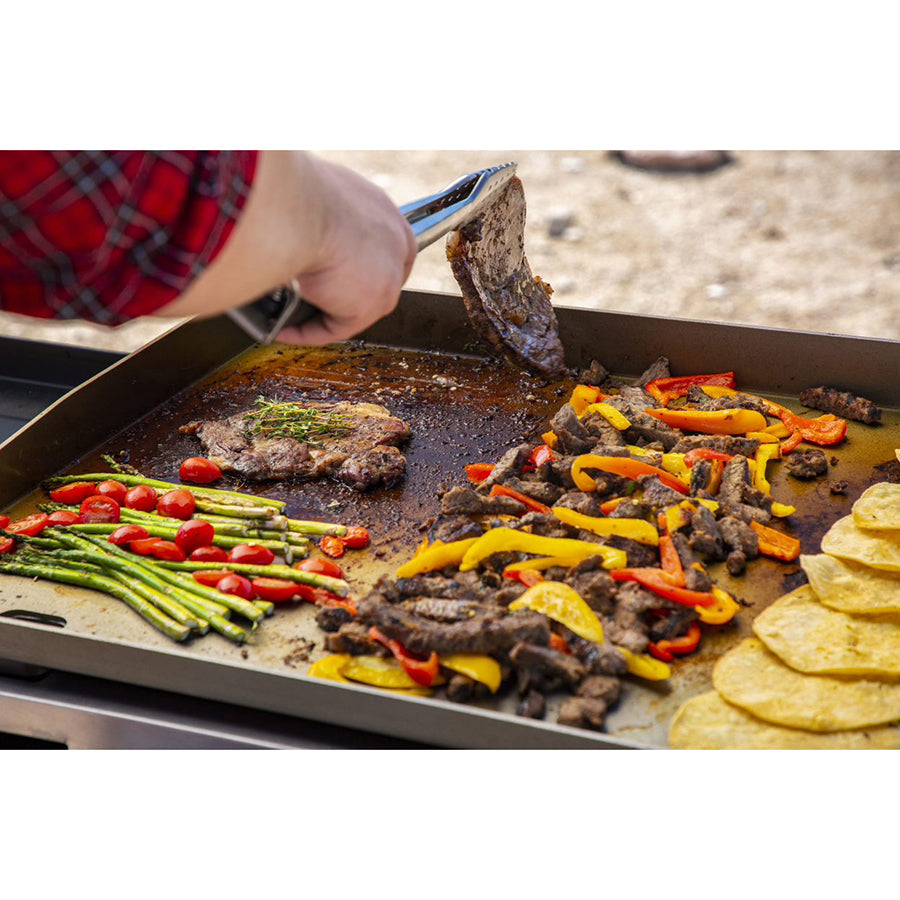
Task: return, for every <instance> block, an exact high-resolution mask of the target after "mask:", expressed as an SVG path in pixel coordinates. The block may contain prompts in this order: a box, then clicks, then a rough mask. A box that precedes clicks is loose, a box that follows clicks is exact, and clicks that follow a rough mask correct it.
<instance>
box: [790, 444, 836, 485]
mask: <svg viewBox="0 0 900 900" xmlns="http://www.w3.org/2000/svg"><path fill="white" fill-rule="evenodd" d="M784 466H785V468H786V469H787V472H788V475H793V476H794V478H801V479H804V480H808V479H810V478H818V477H819V475H824V474H825V473H826V472H827V471H828V459H827V458H826V457H825V454H824V453H823V452H822V451H821V450H814V449H811V450H802V451H799V452H798V451H796V450H795V451H794V452H793V453H789V454H787V456H786V457H785V460H784Z"/></svg>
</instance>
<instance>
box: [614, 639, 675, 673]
mask: <svg viewBox="0 0 900 900" xmlns="http://www.w3.org/2000/svg"><path fill="white" fill-rule="evenodd" d="M616 650H618V651H619V653H621V654H622V656H624V657H625V664H626V665H627V666H628V671H629V672H630V673H631V674H632V675H636V676H637V677H638V678H643V679H644V680H646V681H665V680H666V679H667V678H668V677H669V676H670V675H671V674H672V670H671V669H670V668H669V667H668V666H667V665H666V664H665V663H664V662H663V661H662V660H659V659H654V658H653V657H652V656H647V655H646V654H643V653H632V652H631V651H630V650H626V649H625V648H624V647H616Z"/></svg>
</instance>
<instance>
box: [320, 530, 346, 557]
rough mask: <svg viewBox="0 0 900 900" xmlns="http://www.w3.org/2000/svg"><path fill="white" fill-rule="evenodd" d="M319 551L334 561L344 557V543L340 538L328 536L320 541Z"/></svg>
mask: <svg viewBox="0 0 900 900" xmlns="http://www.w3.org/2000/svg"><path fill="white" fill-rule="evenodd" d="M319 549H320V550H321V551H322V552H323V553H324V554H325V555H326V556H330V557H331V558H332V559H340V558H341V557H342V556H343V555H344V542H343V541H342V540H341V539H340V538H339V537H334V536H333V535H330V534H326V535H325V537H323V538H322V540H321V541H319Z"/></svg>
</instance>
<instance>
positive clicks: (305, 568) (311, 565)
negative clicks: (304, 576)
mask: <svg viewBox="0 0 900 900" xmlns="http://www.w3.org/2000/svg"><path fill="white" fill-rule="evenodd" d="M294 568H295V569H299V570H300V571H301V572H312V573H313V574H314V575H327V576H328V577H329V578H343V577H344V570H343V569H342V568H341V567H340V566H339V565H338V564H337V563H336V562H332V561H331V560H330V559H322V557H321V556H314V557H310V558H309V559H301V560H300V562H298V563H295V564H294Z"/></svg>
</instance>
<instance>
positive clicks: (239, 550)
mask: <svg viewBox="0 0 900 900" xmlns="http://www.w3.org/2000/svg"><path fill="white" fill-rule="evenodd" d="M274 559H275V554H274V553H273V552H272V551H271V550H270V549H269V548H268V547H260V546H259V544H238V546H237V547H233V548H232V549H231V550H230V551H229V552H228V562H233V563H246V564H247V565H251V566H268V565H271V564H272V562H273V561H274Z"/></svg>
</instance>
